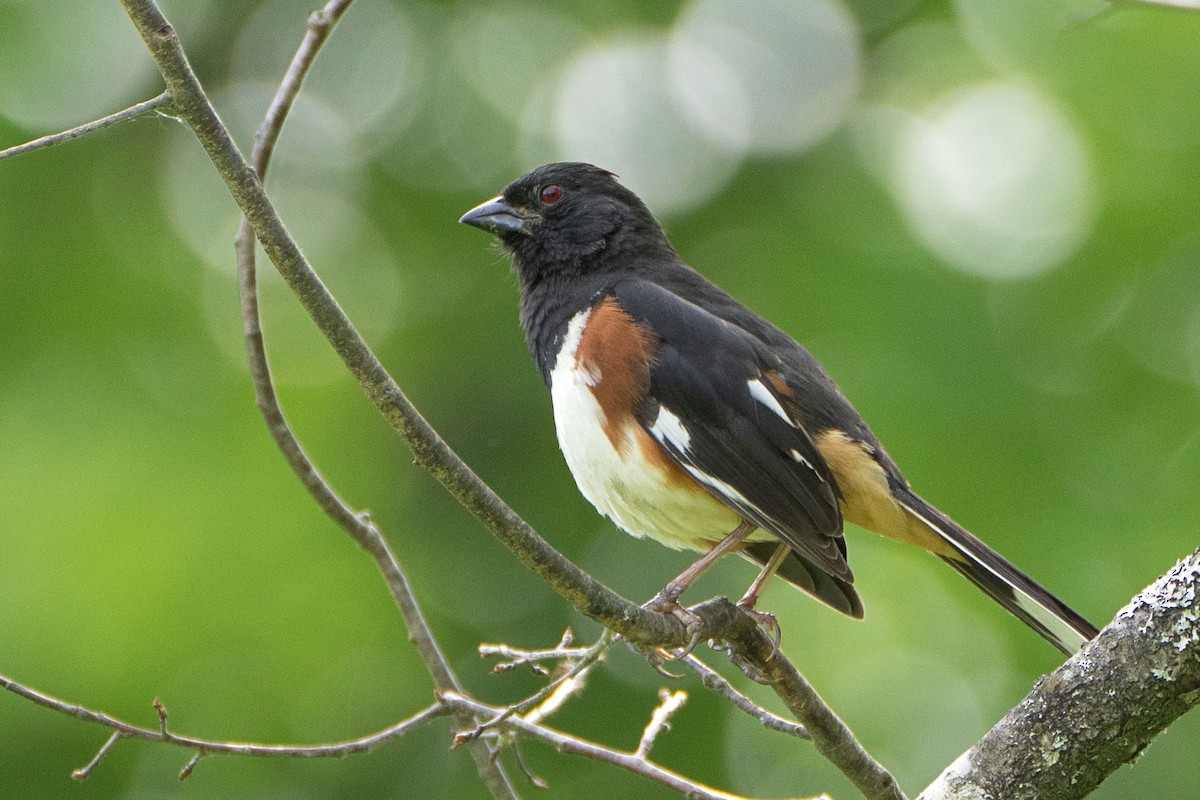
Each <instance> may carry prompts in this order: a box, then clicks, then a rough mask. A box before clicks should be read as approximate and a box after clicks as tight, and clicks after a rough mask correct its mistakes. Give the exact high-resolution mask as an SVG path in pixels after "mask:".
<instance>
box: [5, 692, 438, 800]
mask: <svg viewBox="0 0 1200 800" xmlns="http://www.w3.org/2000/svg"><path fill="white" fill-rule="evenodd" d="M0 688H3V689H7V690H8V691H10V692H12V693H13V694H15V695H18V696H19V697H24V698H25V699H26V700H31V701H33V702H34V703H37V704H38V705H39V706H43V707H45V708H49V709H51V710H54V711H57V712H59V713H60V714H66V715H67V716H68V717H74V718H75V719H78V720H82V721H84V722H91V723H95V724H97V725H102V726H104V727H106V728H109V729H110V730H112V731H113V734H114V735H113V736H112V737H110V738H109V741H108V742H107V743H106V744H105V746H104V747H103V748H101V750H100V753H98V754H97V757H96V758H94V759H92V763H90V764H88V765H87V766H86V767H82V768H80V769H79V770H76V771H75V774H76V777H77V778H80V779H81V778H85V777H87V773H88V772H90V771H91V770H92V768H94V767H95V766H96V764H97V763H99V761H100V758H101V757H103V756H104V755H105V754H106V753H107V752H108V750H109V749H110V748H111V747H112V746H113V745H114V744H116V740H117V739H148V740H151V741H156V742H166V743H167V744H170V745H174V746H176V747H183V748H186V749H188V750H197V751H199V752H201V753H204V754H205V755H217V754H236V755H243V756H260V757H265V758H270V757H274V758H341V757H343V756H348V755H352V754H355V753H365V752H367V751H368V750H371V749H373V748H375V747H377V746H379V745H381V744H383V743H384V742H386V741H389V740H391V739H396V738H398V737H400V736H403V735H405V734H406V733H408V732H409V731H411V730H413V729H414V728H417V727H419V726H420V725H422V724H424V723H426V722H428V721H429V720H431V719H435V718H437V717H443V716H446V715H447V714H449V713H450V709H449V708H448V707H447V706H446V705H445V704H444V703H440V702H438V703H434V704H433V705H431V706H429V707H427V708H425V709H422V710H421V711H418V712H417V713H416V714H413V715H412V716H411V717H409V718H407V719H404V720H401V721H400V722H397V723H396V724H394V725H390V726H388V727H386V728H383V729H382V730H379V731H376V732H375V733H371V734H368V735H366V736H360V737H358V738H357V739H346V740H344V741H340V742H331V743H328V744H314V745H293V744H255V743H251V742H228V741H218V740H213V739H200V738H197V737H195V736H184V735H181V734H178V733H172V732H171V731H170V730H168V729H167V725H166V713H165V711H163V712H160V713H159V718H158V720H159V724H158V726H157V727H154V728H144V727H142V726H140V725H134V724H133V723H131V722H126V721H124V720H122V719H118V718H117V717H113V716H110V715H109V714H105V713H104V712H102V711H94V710H92V709H90V708H88V707H86V706H81V705H78V704H76V703H68V702H66V701H64V700H59V699H58V698H57V697H53V696H51V695H48V694H45V693H44V692H39V691H38V690H37V689H32V688H30V687H28V686H26V685H24V684H22V683H18V682H17V681H14V680H13V679H12V678H9V677H7V676H4V675H0ZM161 705H162V704H161V703H158V704H156V706H155V709H156V710H157V709H158V707H159V706H161ZM79 773H83V774H82V775H80V774H79Z"/></svg>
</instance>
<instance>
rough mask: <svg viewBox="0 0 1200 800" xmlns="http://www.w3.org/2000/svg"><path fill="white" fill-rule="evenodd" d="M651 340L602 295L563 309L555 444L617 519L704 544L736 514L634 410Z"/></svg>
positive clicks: (686, 544) (553, 377)
mask: <svg viewBox="0 0 1200 800" xmlns="http://www.w3.org/2000/svg"><path fill="white" fill-rule="evenodd" d="M655 344H656V343H655V342H654V340H653V337H652V335H650V334H649V333H648V332H646V331H644V330H642V329H640V326H638V325H637V323H636V322H634V321H633V320H632V318H630V317H629V315H628V314H626V313H625V312H624V311H623V310H622V309H621V308H620V306H619V305H617V303H616V301H615V300H613V299H612V298H608V299H605V300H603V301H601V302H600V303H598V304H597V305H595V306H593V307H592V308H589V309H586V310H584V311H581V312H579V313H578V314H576V315H575V316H574V317H572V318H571V320H570V322H569V323H568V325H567V330H566V333H565V335H564V336H563V340H562V345H561V347H560V349H559V352H558V355H557V357H556V359H555V364H554V368H553V369H552V371H551V373H550V393H551V398H552V400H553V403H554V424H555V428H556V430H557V432H558V444H559V447H560V448H561V449H562V452H563V456H564V457H565V458H566V461H567V466H568V467H569V468H570V470H571V474H572V475H573V476H574V478H575V483H576V484H577V485H578V486H579V491H580V492H581V493H582V494H583V496H584V497H585V498H587V500H588V502H590V503H591V504H592V505H593V506H595V507H596V510H597V511H599V512H600V513H601V514H603V515H604V516H606V517H608V518H610V519H611V520H612V521H613V522H615V523H616V524H617V525H618V526H619V527H620V528H622V529H623V530H625V531H627V532H628V533H631V534H633V535H634V536H638V537H643V536H648V537H650V538H652V539H655V540H657V541H659V542H661V543H662V544H665V545H666V546H668V547H671V548H674V549H688V550H706V549H708V548H709V547H710V546H711V545H712V544H713V543H715V542H717V541H720V540H721V539H722V538H724V536H725V535H726V534H728V533H729V532H730V531H732V530H733V529H734V528H735V527H737V524H738V522H739V521H740V517H739V515H738V514H737V512H735V511H734V510H732V509H731V508H729V507H728V506H726V505H725V504H723V503H721V502H720V501H718V500H717V499H716V498H714V497H713V495H712V494H711V493H710V492H709V491H708V490H706V489H705V488H704V487H703V486H701V485H700V484H699V483H698V482H697V481H696V480H695V479H694V478H693V477H692V476H690V475H689V474H687V472H686V471H684V470H683V469H682V468H681V467H680V466H679V465H678V464H676V463H675V462H674V461H673V460H672V459H671V457H670V456H669V455H668V454H667V453H666V452H665V451H664V450H663V449H662V447H660V446H659V444H658V442H656V441H655V440H654V439H653V437H651V436H650V435H649V434H648V433H647V432H646V430H645V428H644V427H643V426H642V425H641V423H640V422H639V420H638V412H637V410H638V409H639V408H640V407H642V406H644V404H645V403H646V402H647V401H648V398H647V396H646V392H647V390H648V386H649V362H650V359H652V358H653V355H654V352H653V349H654V347H655Z"/></svg>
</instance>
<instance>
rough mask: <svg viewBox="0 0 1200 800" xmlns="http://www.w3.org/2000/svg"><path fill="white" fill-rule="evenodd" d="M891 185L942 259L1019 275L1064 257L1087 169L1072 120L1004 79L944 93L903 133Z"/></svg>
mask: <svg viewBox="0 0 1200 800" xmlns="http://www.w3.org/2000/svg"><path fill="white" fill-rule="evenodd" d="M900 135H901V137H902V138H901V140H900V143H899V146H898V148H897V151H896V161H895V163H894V164H893V168H892V171H891V176H890V178H891V180H890V182H891V186H892V190H893V192H894V193H895V194H896V196H897V199H898V201H899V203H900V207H901V210H902V211H903V212H904V214H905V215H906V217H907V218H908V221H909V223H910V225H911V226H912V228H913V230H914V232H915V233H916V234H917V235H918V236H919V237H920V238H921V239H922V240H923V241H924V242H925V244H926V245H927V246H928V247H929V248H930V249H932V250H933V251H934V252H935V253H936V254H937V255H938V256H939V257H940V258H941V259H943V260H944V261H945V262H946V263H948V264H950V265H951V266H954V267H956V268H958V269H960V270H962V271H964V272H969V273H972V274H975V275H980V276H984V277H989V278H1022V277H1026V276H1029V275H1035V274H1038V273H1040V272H1044V271H1045V270H1047V269H1050V268H1052V267H1054V266H1056V265H1057V264H1059V263H1061V262H1062V261H1063V260H1065V259H1067V258H1068V257H1070V255H1071V254H1072V253H1073V252H1074V251H1075V249H1076V248H1077V247H1078V246H1079V244H1080V243H1081V242H1082V241H1083V240H1084V239H1085V238H1086V236H1087V234H1088V233H1089V231H1090V230H1091V223H1092V217H1093V207H1094V199H1093V180H1092V167H1091V163H1090V160H1089V158H1088V155H1087V152H1086V148H1085V146H1084V142H1083V140H1082V137H1081V136H1080V135H1079V133H1078V132H1077V131H1076V130H1075V128H1074V126H1073V125H1072V124H1071V122H1070V121H1069V120H1068V119H1067V118H1066V117H1065V116H1064V115H1063V114H1062V113H1061V112H1060V111H1059V110H1058V108H1057V107H1056V106H1055V105H1054V104H1053V103H1052V102H1051V101H1050V100H1048V99H1047V98H1045V97H1043V96H1041V95H1040V94H1038V93H1036V92H1034V91H1033V90H1031V89H1029V88H1027V87H1025V86H1021V85H1017V84H1012V83H1001V82H996V83H988V84H983V85H979V86H975V87H973V88H970V89H967V90H964V91H961V92H958V93H955V94H952V95H950V96H949V97H948V98H946V99H945V100H943V101H942V102H940V103H937V104H935V105H934V106H933V107H932V108H931V109H930V110H928V111H927V112H926V113H924V114H923V115H920V116H919V117H917V118H916V119H914V120H913V122H912V124H910V125H909V126H908V127H907V128H906V129H905V130H904V131H903V132H902V133H901V134H900Z"/></svg>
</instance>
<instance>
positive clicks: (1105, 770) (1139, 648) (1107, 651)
mask: <svg viewBox="0 0 1200 800" xmlns="http://www.w3.org/2000/svg"><path fill="white" fill-rule="evenodd" d="M1197 703H1200V550H1196V551H1195V552H1194V553H1192V554H1191V555H1190V556H1188V557H1187V558H1185V559H1183V560H1181V561H1180V562H1179V563H1178V564H1176V565H1175V567H1174V568H1173V569H1172V570H1171V571H1170V572H1168V573H1167V574H1166V575H1164V576H1163V577H1161V578H1159V579H1158V580H1157V581H1156V582H1154V583H1153V584H1152V585H1150V586H1149V587H1148V588H1147V589H1145V590H1144V591H1143V592H1142V593H1141V594H1139V595H1138V596H1137V597H1135V598H1134V599H1133V601H1132V602H1131V603H1130V604H1129V605H1127V606H1126V607H1125V608H1124V609H1122V610H1121V611H1120V613H1118V614H1117V616H1116V619H1114V620H1113V621H1112V623H1110V624H1109V626H1108V627H1107V628H1105V629H1104V630H1103V631H1101V632H1100V635H1099V636H1097V637H1096V638H1095V639H1094V640H1093V641H1091V642H1089V643H1088V644H1087V646H1085V647H1084V648H1083V650H1081V651H1080V652H1079V653H1077V654H1076V655H1075V656H1074V657H1073V658H1072V659H1071V660H1070V661H1068V662H1067V663H1066V664H1063V665H1062V666H1061V667H1059V668H1058V669H1057V670H1055V671H1054V672H1053V673H1051V674H1050V675H1047V676H1045V677H1043V678H1041V679H1040V680H1039V681H1038V682H1037V684H1036V685H1035V686H1034V687H1033V690H1032V691H1031V692H1030V693H1029V695H1028V696H1027V697H1026V698H1025V699H1024V700H1022V701H1021V703H1020V705H1018V706H1017V707H1016V708H1014V709H1013V710H1012V711H1010V712H1008V714H1007V715H1006V716H1005V717H1004V719H1002V720H1000V722H998V723H997V724H996V726H995V727H994V728H992V729H991V730H990V731H988V733H987V734H986V735H985V736H984V737H983V738H982V739H981V740H980V741H979V742H978V743H977V744H976V745H975V746H974V747H972V748H971V749H970V750H968V751H967V752H965V753H963V754H962V755H961V756H960V757H959V758H958V760H956V761H955V762H954V763H953V764H951V765H950V767H948V768H947V769H946V771H945V772H943V773H942V775H941V776H940V777H939V778H938V779H937V780H936V781H935V782H934V783H933V784H931V785H930V786H929V788H927V789H926V790H925V791H924V792H923V793H922V794H921V796H920V798H918V800H983V799H984V798H1001V797H1002V798H1005V800H1034V799H1035V798H1045V797H1053V798H1055V800H1076V798H1081V797H1085V796H1086V795H1088V794H1089V793H1091V792H1092V790H1093V789H1095V788H1096V787H1097V786H1099V785H1100V783H1101V782H1102V781H1104V779H1105V778H1107V777H1108V776H1109V775H1110V774H1112V772H1113V771H1114V770H1116V769H1117V768H1118V767H1120V766H1121V765H1122V764H1126V763H1128V762H1130V761H1133V760H1134V759H1135V758H1137V756H1138V754H1139V753H1141V752H1142V750H1143V749H1145V747H1146V746H1147V745H1148V744H1150V741H1151V740H1152V739H1153V738H1154V737H1155V736H1157V735H1158V734H1159V733H1161V732H1162V731H1163V730H1165V729H1166V727H1167V726H1168V725H1170V724H1171V722H1173V721H1174V720H1175V719H1176V718H1178V717H1179V716H1180V715H1181V714H1183V713H1184V712H1186V711H1188V710H1189V709H1191V708H1193V707H1195V706H1196V705H1197Z"/></svg>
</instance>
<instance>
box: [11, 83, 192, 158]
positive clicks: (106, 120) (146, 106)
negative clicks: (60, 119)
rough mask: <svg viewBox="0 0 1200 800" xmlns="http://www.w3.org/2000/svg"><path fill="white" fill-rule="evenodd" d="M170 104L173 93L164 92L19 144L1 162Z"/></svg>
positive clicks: (76, 137)
mask: <svg viewBox="0 0 1200 800" xmlns="http://www.w3.org/2000/svg"><path fill="white" fill-rule="evenodd" d="M170 102H171V93H170V92H163V93H162V94H160V95H159V96H158V97H152V98H150V99H149V100H147V101H145V102H144V103H138V104H137V105H132V106H130V107H129V108H127V109H125V110H124V111H118V112H117V113H115V114H109V115H108V116H107V117H101V118H100V119H96V120H92V121H91V122H89V123H87V124H85V125H80V126H79V127H78V128H71V129H70V130H69V131H62V132H61V133H52V134H50V135H49V136H43V137H41V138H40V139H34V140H33V141H32V142H25V143H24V144H19V145H16V146H15V147H10V148H8V149H6V150H0V161H3V160H4V159H6V158H9V157H11V156H19V155H21V154H23V153H30V152H33V151H34V150H41V149H42V148H45V147H53V146H54V145H56V144H62V143H63V142H69V141H71V140H72V139H78V138H79V137H80V136H86V135H87V134H89V133H93V132H95V131H98V130H101V129H102V128H107V127H108V126H109V125H115V124H117V123H118V122H123V121H124V120H127V119H133V118H134V117H137V116H140V115H142V114H145V113H146V112H147V111H153V110H154V109H161V108H162V107H163V106H166V105H169V104H170Z"/></svg>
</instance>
